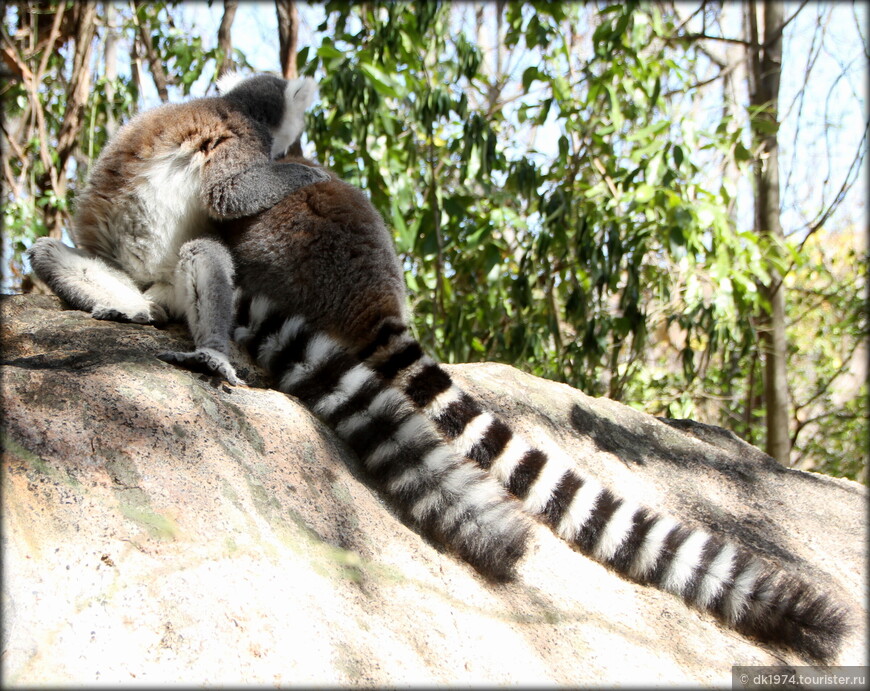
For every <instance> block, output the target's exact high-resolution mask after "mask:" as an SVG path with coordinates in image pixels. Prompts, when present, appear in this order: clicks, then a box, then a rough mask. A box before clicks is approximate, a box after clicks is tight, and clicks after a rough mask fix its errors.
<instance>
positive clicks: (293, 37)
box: [275, 0, 299, 79]
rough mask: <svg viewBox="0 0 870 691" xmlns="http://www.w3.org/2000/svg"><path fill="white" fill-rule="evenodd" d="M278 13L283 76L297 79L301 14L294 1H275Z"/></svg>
mask: <svg viewBox="0 0 870 691" xmlns="http://www.w3.org/2000/svg"><path fill="white" fill-rule="evenodd" d="M275 9H276V10H277V12H278V42H279V50H280V53H281V74H283V75H284V79H296V77H298V76H299V72H298V71H297V70H296V45H297V40H298V37H299V12H298V10H297V9H296V3H295V2H294V1H293V0H275Z"/></svg>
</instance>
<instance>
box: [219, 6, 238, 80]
mask: <svg viewBox="0 0 870 691" xmlns="http://www.w3.org/2000/svg"><path fill="white" fill-rule="evenodd" d="M238 7H239V3H238V0H224V15H223V17H221V24H220V26H219V27H218V35H217V39H218V48H220V51H221V53H222V54H223V59H222V60H221V64H220V65H219V67H218V71H217V73H218V76H219V77H220V76H223V75H224V74H225V73H227V72H232V71H233V69H235V66H236V63H235V61H234V60H233V37H232V31H231V30H232V27H233V20H234V19H235V17H236V10H237V9H238Z"/></svg>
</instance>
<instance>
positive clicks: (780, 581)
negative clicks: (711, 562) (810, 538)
mask: <svg viewBox="0 0 870 691" xmlns="http://www.w3.org/2000/svg"><path fill="white" fill-rule="evenodd" d="M733 625H734V627H735V628H736V629H737V630H738V631H740V632H741V633H743V634H745V635H747V636H751V637H753V638H756V639H758V640H760V641H763V642H765V643H770V644H773V645H776V646H781V647H787V648H791V649H792V650H794V651H796V652H798V653H799V654H801V655H802V656H803V657H805V658H807V659H809V660H813V661H816V662H820V663H830V662H831V661H833V660H835V659H836V657H837V654H838V653H839V651H840V648H841V647H842V644H843V640H844V638H845V637H846V635H847V634H848V633H849V631H850V630H851V628H852V627H851V625H850V623H849V619H848V615H847V612H846V609H845V608H844V607H843V606H842V605H840V604H838V603H836V602H835V601H834V600H833V599H832V598H830V597H829V596H828V595H825V594H823V593H820V592H818V591H817V590H816V589H815V588H813V587H812V586H811V585H810V584H808V583H807V582H806V581H804V580H802V579H800V578H797V577H796V576H792V575H790V574H785V573H777V572H775V571H774V570H773V569H772V567H767V568H766V570H765V571H764V572H763V573H762V574H761V575H760V576H759V578H758V580H757V581H756V585H755V587H754V588H753V591H752V593H751V595H750V597H749V602H748V603H747V607H746V611H745V612H744V614H743V616H742V617H741V618H740V619H739V620H738V621H737V622H735V623H734V624H733Z"/></svg>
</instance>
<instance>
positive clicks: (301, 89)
mask: <svg viewBox="0 0 870 691" xmlns="http://www.w3.org/2000/svg"><path fill="white" fill-rule="evenodd" d="M316 95H317V82H315V81H314V80H313V79H312V78H311V77H299V78H298V79H291V80H289V81H288V82H287V87H286V88H285V90H284V98H285V99H286V103H287V107H288V108H289V109H292V110H296V111H300V110H305V109H306V108H308V106H310V105H311V103H312V102H313V101H314V97H315V96H316Z"/></svg>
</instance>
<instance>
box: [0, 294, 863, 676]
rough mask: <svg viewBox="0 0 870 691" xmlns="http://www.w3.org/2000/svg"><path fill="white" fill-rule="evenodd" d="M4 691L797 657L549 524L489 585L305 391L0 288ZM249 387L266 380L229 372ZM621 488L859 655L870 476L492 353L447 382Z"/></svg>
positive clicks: (162, 335)
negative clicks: (539, 373) (739, 564)
mask: <svg viewBox="0 0 870 691" xmlns="http://www.w3.org/2000/svg"><path fill="white" fill-rule="evenodd" d="M2 310H3V311H2V317H3V321H2V329H3V331H2V339H3V357H4V367H3V412H4V421H3V465H2V482H3V524H2V527H3V567H4V568H3V651H2V671H3V678H4V681H5V682H6V684H8V685H15V684H22V685H32V684H66V683H77V684H84V685H91V684H95V683H100V682H103V683H108V684H113V685H114V684H120V683H141V684H147V685H152V684H158V683H169V682H174V683H183V684H190V685H193V684H197V685H199V684H221V685H231V684H240V683H257V684H275V685H290V684H303V685H311V684H325V685H345V684H363V685H378V686H383V685H407V684H410V685H432V684H454V685H459V684H485V685H495V684H511V685H516V684H529V685H535V686H538V685H545V684H562V685H614V684H619V685H643V686H646V685H652V684H659V685H662V684H663V685H681V684H690V685H728V684H730V683H731V667H732V665H775V664H782V663H787V664H802V661H801V660H800V659H799V658H798V657H796V656H794V655H792V654H791V653H788V652H783V651H781V650H775V649H770V648H766V647H763V646H760V645H758V644H756V643H755V642H753V641H752V640H749V639H747V638H745V637H743V636H741V635H739V634H737V633H735V632H733V631H731V630H729V629H727V628H724V627H723V626H721V625H720V624H719V623H718V622H717V621H716V620H714V619H713V618H712V617H710V616H708V615H706V614H702V613H699V612H697V611H694V610H692V609H690V608H688V607H687V606H686V605H684V604H683V603H682V602H681V601H680V600H678V599H676V598H674V597H673V596H671V595H668V594H666V593H663V592H660V591H657V590H654V589H652V588H648V587H643V586H639V585H636V584H634V583H631V582H629V581H626V580H624V579H622V578H620V577H619V576H617V575H615V574H614V573H613V572H611V571H609V570H607V569H606V568H604V567H602V566H600V565H599V564H596V563H595V562H593V561H591V560H589V559H587V558H586V557H584V556H583V555H581V554H579V553H577V552H575V551H573V550H572V549H570V548H569V547H568V546H567V545H566V544H564V543H563V542H562V541H560V540H559V539H558V538H556V537H554V536H553V535H552V534H551V533H550V532H549V531H548V530H546V529H545V528H543V527H539V528H536V529H535V531H534V534H533V543H532V547H531V549H530V550H529V554H528V556H527V557H525V558H524V559H523V560H522V562H521V563H520V567H519V571H518V577H517V579H516V580H515V581H513V582H510V583H507V584H502V585H493V584H491V583H488V582H486V581H484V580H483V579H481V578H480V577H479V576H478V575H477V574H476V573H475V572H474V571H473V570H472V569H470V568H469V567H468V566H466V565H465V564H463V563H462V562H460V561H457V560H456V559H454V558H452V557H451V556H450V555H448V554H444V553H443V552H441V551H439V550H438V549H437V548H436V547H434V546H432V545H430V544H429V543H427V542H426V541H424V540H423V539H421V538H420V537H419V536H418V535H417V534H416V533H414V532H413V531H412V530H410V529H409V528H407V527H406V526H405V525H403V524H402V523H401V522H400V521H399V520H398V519H397V518H396V517H395V516H394V515H393V514H391V513H390V511H389V510H388V509H387V508H385V506H384V504H383V503H382V501H381V500H380V498H379V497H378V495H377V494H376V493H375V492H374V491H373V490H372V489H370V487H369V486H368V485H367V484H366V481H365V478H364V477H363V476H362V473H361V470H360V465H359V463H358V462H357V461H356V459H355V458H354V457H353V455H352V454H351V453H350V452H349V451H348V450H347V449H346V447H344V446H343V444H342V443H341V442H340V441H339V440H338V439H337V437H336V436H335V435H334V434H332V432H331V431H330V430H329V429H328V428H327V427H325V426H324V425H323V424H321V423H320V422H319V421H318V420H316V419H315V418H314V417H313V416H312V415H311V414H310V413H309V412H308V411H307V410H306V409H305V408H304V407H303V406H301V405H300V404H299V403H298V402H296V401H294V400H292V399H290V398H288V397H286V396H284V395H282V394H280V393H278V392H275V391H270V390H265V389H260V388H255V387H252V388H234V387H230V386H228V385H226V384H223V383H221V382H219V381H217V380H215V379H213V378H211V377H208V376H206V375H201V374H195V373H191V372H188V371H185V370H181V369H178V368H175V367H172V366H170V365H168V364H166V363H164V362H162V361H161V360H159V359H158V358H157V357H156V354H157V353H158V352H160V351H163V350H169V349H179V348H189V347H190V341H189V339H188V337H187V335H186V333H185V331H184V329H182V328H181V327H171V328H168V329H157V328H154V327H150V326H142V325H136V324H116V323H111V322H101V321H96V320H94V319H92V318H90V317H89V316H88V315H86V314H84V313H82V312H78V311H72V310H63V309H62V308H61V305H60V302H59V301H58V300H57V299H56V298H53V297H49V296H15V297H6V298H3V300H2ZM237 361H238V362H240V363H241V369H242V370H246V371H244V372H243V374H244V375H247V376H248V378H249V379H250V380H252V381H256V372H255V371H254V370H253V369H251V368H250V365H247V366H245V364H244V362H243V361H242V360H241V359H240V358H238V359H237ZM450 371H451V373H452V374H453V375H454V376H455V377H456V379H457V380H458V381H459V382H460V383H461V384H462V385H463V386H464V387H465V388H466V389H467V390H468V391H469V392H470V393H472V394H474V395H475V396H477V397H478V398H479V399H481V400H482V401H483V402H484V403H485V404H486V405H487V406H489V407H490V408H491V409H492V410H493V411H495V412H497V413H499V414H500V415H502V416H503V417H504V418H506V419H507V420H509V421H510V422H511V423H512V424H513V425H514V426H515V428H516V429H517V430H519V431H521V432H522V433H524V434H525V435H526V436H527V437H528V438H530V440H531V441H534V442H536V443H538V444H540V445H542V446H543V447H544V448H546V449H548V450H554V449H556V447H557V446H558V447H560V448H561V449H563V450H564V452H565V453H566V454H567V455H568V456H569V457H570V458H572V459H573V461H574V462H575V463H576V464H577V465H578V466H579V467H581V468H582V469H583V470H584V472H587V473H589V474H591V475H593V476H595V477H597V478H598V479H600V480H602V481H604V482H605V483H606V484H608V485H609V486H611V487H612V488H613V489H615V490H617V491H618V492H619V493H620V494H622V495H624V496H627V497H629V498H631V499H635V500H637V501H642V502H644V503H646V504H648V505H652V506H654V507H657V508H660V509H664V510H668V511H670V512H672V513H673V514H675V515H676V516H677V517H679V518H681V519H684V520H686V521H689V522H697V523H701V524H703V525H705V526H708V527H709V528H710V529H712V530H715V531H718V532H719V533H721V534H723V535H727V536H730V537H732V538H734V539H736V540H739V541H741V542H743V543H744V544H746V545H748V546H750V547H752V548H754V549H755V550H757V551H759V552H761V553H763V554H765V555H767V556H768V557H769V558H770V559H773V560H776V561H779V562H781V563H782V564H784V565H785V566H786V567H787V568H789V569H791V570H793V571H795V572H797V573H800V574H801V575H803V576H804V577H806V578H808V579H810V580H812V581H814V582H815V583H817V584H818V586H819V588H821V589H824V590H827V591H829V592H831V593H832V594H833V595H834V596H835V597H836V598H837V599H838V600H840V601H841V602H842V603H843V604H844V605H845V606H846V607H847V608H848V610H849V612H850V616H851V618H852V621H853V623H854V624H855V629H854V631H853V632H852V633H851V634H850V636H849V637H848V639H847V640H846V643H845V646H844V648H843V650H842V653H841V656H840V659H839V660H838V661H837V662H838V663H840V664H854V665H858V664H864V659H865V658H864V654H865V653H864V651H865V647H866V644H867V640H866V626H865V624H864V622H865V619H866V600H865V576H866V574H865V570H866V562H867V559H866V545H867V527H866V501H867V498H866V497H867V495H866V491H865V488H864V487H863V486H861V485H859V484H856V483H854V482H849V481H846V480H838V479H834V478H830V477H826V476H823V475H816V474H812V473H807V472H799V471H792V470H786V469H784V468H781V467H780V466H778V465H777V464H776V463H774V462H773V461H772V460H771V459H770V458H769V457H767V456H765V455H764V454H762V453H761V452H759V451H758V450H756V449H754V448H752V447H750V446H748V445H747V444H745V443H743V442H741V441H740V440H738V439H737V438H735V437H734V436H732V435H730V434H729V433H727V432H724V431H722V430H719V429H717V428H711V427H708V426H703V425H699V424H695V423H689V422H677V421H665V420H659V419H656V418H653V417H650V416H649V415H645V414H642V413H639V412H637V411H635V410H632V409H630V408H628V407H626V406H623V405H620V404H618V403H614V402H612V401H609V400H605V399H593V398H589V397H588V396H585V395H583V394H582V393H580V392H579V391H576V390H574V389H571V388H569V387H567V386H564V385H561V384H554V383H552V382H548V381H544V380H542V379H538V378H535V377H532V376H529V375H526V374H523V373H521V372H519V371H517V370H515V369H512V368H510V367H506V366H503V365H494V364H484V365H463V366H456V367H451V368H450Z"/></svg>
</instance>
